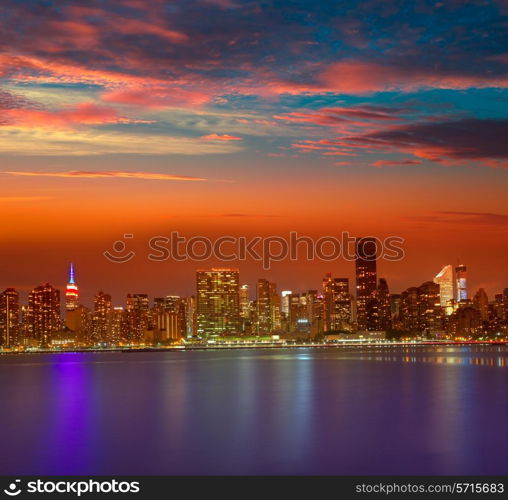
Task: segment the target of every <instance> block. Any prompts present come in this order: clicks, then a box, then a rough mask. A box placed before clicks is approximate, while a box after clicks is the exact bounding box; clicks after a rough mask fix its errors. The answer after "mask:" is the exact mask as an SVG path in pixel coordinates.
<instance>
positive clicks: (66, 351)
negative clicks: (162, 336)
mask: <svg viewBox="0 0 508 500" xmlns="http://www.w3.org/2000/svg"><path fill="white" fill-rule="evenodd" d="M507 345H508V341H506V340H499V341H497V340H496V341H472V340H470V341H432V340H429V341H413V342H369V341H364V342H358V341H349V342H344V341H343V342H340V343H339V342H337V343H311V344H298V343H295V344H281V343H277V344H276V343H267V344H259V343H252V344H248V343H246V344H230V345H223V344H218V345H216V344H212V345H179V346H168V347H112V348H96V349H94V348H84V347H83V348H68V349H34V350H27V351H0V356H2V355H20V354H70V353H87V352H89V353H101V352H104V353H106V352H109V353H110V352H119V353H135V352H185V351H209V350H211V351H216V350H238V349H309V348H310V349H344V348H349V347H367V348H376V347H387V348H388V347H425V346H433V347H440V346H443V347H450V346H507Z"/></svg>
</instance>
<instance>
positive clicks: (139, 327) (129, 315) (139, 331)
mask: <svg viewBox="0 0 508 500" xmlns="http://www.w3.org/2000/svg"><path fill="white" fill-rule="evenodd" d="M149 311H150V299H149V298H148V295H147V294H146V293H135V294H133V295H131V294H128V295H127V308H126V311H125V314H126V319H127V324H128V327H127V329H128V340H129V341H131V342H133V343H140V342H141V341H142V340H143V338H144V335H145V332H146V331H147V330H148V327H149Z"/></svg>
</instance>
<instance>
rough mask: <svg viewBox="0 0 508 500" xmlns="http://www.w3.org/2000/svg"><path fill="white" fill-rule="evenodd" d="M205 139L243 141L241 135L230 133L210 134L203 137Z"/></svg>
mask: <svg viewBox="0 0 508 500" xmlns="http://www.w3.org/2000/svg"><path fill="white" fill-rule="evenodd" d="M201 139H203V140H204V141H241V140H243V139H242V138H241V137H237V136H235V135H228V134H208V135H203V136H202V137H201Z"/></svg>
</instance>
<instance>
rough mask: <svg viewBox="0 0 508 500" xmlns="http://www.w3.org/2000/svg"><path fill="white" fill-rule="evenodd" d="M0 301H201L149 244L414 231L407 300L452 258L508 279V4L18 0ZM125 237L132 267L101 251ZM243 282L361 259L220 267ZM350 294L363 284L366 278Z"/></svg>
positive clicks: (6, 129) (6, 11) (7, 101)
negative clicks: (53, 292) (45, 297)
mask: <svg viewBox="0 0 508 500" xmlns="http://www.w3.org/2000/svg"><path fill="white" fill-rule="evenodd" d="M0 18H1V19H2V23H1V27H0V47H1V48H0V210H1V213H2V219H1V220H2V224H0V288H5V287H8V286H9V287H15V288H17V289H18V290H20V291H21V293H22V294H26V293H27V292H28V291H29V290H31V289H32V288H33V287H34V286H37V285H39V284H40V283H45V282H50V283H52V284H54V285H55V286H58V287H60V288H63V287H64V286H65V283H66V280H67V277H66V272H67V267H68V265H69V262H71V261H72V262H74V263H75V266H76V273H77V282H78V285H79V286H80V290H81V294H82V298H83V301H84V302H87V303H89V302H90V301H91V298H92V297H93V295H94V294H95V293H96V292H97V291H98V290H104V291H106V292H109V293H111V294H112V295H113V300H114V302H115V304H116V305H122V303H123V302H124V301H125V295H126V294H127V293H129V292H130V293H149V294H150V295H151V296H154V295H155V296H159V295H167V294H177V295H188V294H191V293H193V292H194V287H195V276H194V271H195V269H196V268H198V267H199V268H202V267H209V266H212V265H220V264H221V263H220V262H216V261H214V260H210V261H207V262H199V263H196V262H189V261H187V262H175V261H172V260H169V261H166V262H150V261H149V260H148V259H147V258H146V255H147V241H148V239H149V238H150V237H151V236H156V235H166V236H167V235H169V234H170V233H171V231H175V230H177V231H180V233H181V234H183V235H186V236H187V237H191V236H206V237H209V238H217V237H220V236H223V235H233V236H246V237H253V236H256V235H261V236H270V235H278V236H281V237H287V236H288V234H289V232H290V231H297V232H298V233H299V234H301V235H309V236H311V237H314V238H319V237H322V236H329V235H331V236H337V235H339V234H340V233H341V232H343V231H348V232H349V233H350V234H351V235H353V236H366V235H372V236H376V237H379V238H384V237H387V236H399V237H401V238H404V240H405V243H404V249H405V258H404V259H403V260H402V261H400V262H386V261H381V262H379V265H378V270H379V273H378V274H379V276H384V277H386V278H387V280H388V284H389V286H390V289H391V291H393V292H401V291H402V290H404V289H406V288H408V287H409V286H417V285H419V284H421V283H423V282H424V281H427V280H430V279H432V278H433V276H434V275H435V274H437V272H438V271H439V270H440V268H441V267H442V266H443V265H446V264H452V265H456V264H458V263H464V264H466V265H467V267H468V278H469V292H470V294H473V293H474V292H475V291H476V290H477V289H478V288H479V287H484V288H485V289H486V291H487V293H488V294H489V297H490V298H491V299H492V298H493V295H494V294H495V293H499V292H500V291H501V290H502V289H503V288H506V287H508V265H507V264H508V202H507V196H506V192H507V187H508V182H507V181H508V141H507V140H506V138H507V137H508V104H507V94H508V92H507V85H508V49H507V47H508V29H507V25H508V5H507V4H506V2H504V1H495V0H493V1H474V0H473V1H467V2H465V1H455V0H449V1H446V2H445V1H426V0H425V1H423V0H422V1H420V0H417V1H413V2H404V1H395V0H383V1H378V0H363V1H358V2H356V1H351V0H349V1H335V2H328V1H319V0H315V1H313V2H309V1H303V0H277V1H276V0H267V1H240V0H181V1H178V0H177V1H166V0H151V1H150V2H146V1H140V0H108V1H101V0H91V1H88V2H80V1H73V0H66V1H63V0H62V1H50V0H4V1H3V2H2V4H1V6H0ZM124 234H133V235H134V237H133V238H132V239H131V240H129V241H128V242H127V243H128V245H129V249H132V250H135V252H136V257H135V258H134V259H132V260H131V261H129V262H128V263H125V264H115V263H112V262H110V261H108V260H107V259H106V258H105V257H104V255H103V252H104V251H106V250H108V249H111V248H112V245H113V243H114V242H115V241H117V240H121V239H122V237H123V235H124ZM227 265H233V266H236V267H239V268H240V272H241V281H242V282H244V283H248V284H250V285H251V286H253V285H254V283H255V281H256V280H257V279H258V278H260V277H266V278H268V279H270V280H272V281H275V282H276V283H277V284H278V286H279V289H291V290H294V291H298V290H301V291H303V290H306V289H316V288H319V287H320V283H321V280H322V277H323V275H324V274H325V273H326V272H332V273H333V274H334V275H335V276H338V277H350V278H351V279H352V278H353V276H354V265H353V264H352V263H351V262H347V261H344V260H342V259H339V260H337V261H336V262H322V261H312V262H308V261H306V260H305V259H300V260H299V261H284V262H280V263H276V264H274V265H273V266H272V268H271V269H270V270H269V271H266V270H263V268H262V266H261V264H260V263H259V262H251V261H247V262H228V263H227ZM352 285H353V283H352Z"/></svg>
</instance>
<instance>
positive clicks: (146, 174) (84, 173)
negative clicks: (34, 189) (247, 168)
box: [0, 170, 208, 182]
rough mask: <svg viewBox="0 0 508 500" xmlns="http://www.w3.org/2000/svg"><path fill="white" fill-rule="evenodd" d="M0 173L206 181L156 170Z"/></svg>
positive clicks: (9, 173)
mask: <svg viewBox="0 0 508 500" xmlns="http://www.w3.org/2000/svg"><path fill="white" fill-rule="evenodd" d="M0 174H7V175H13V176H18V177H63V178H70V179H76V178H86V179H114V178H120V179H144V180H156V181H191V182H196V181H206V180H208V179H204V178H201V177H192V176H188V175H173V174H163V173H158V172H127V171H118V170H111V171H80V170H68V171H64V172H34V171H5V172H0Z"/></svg>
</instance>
